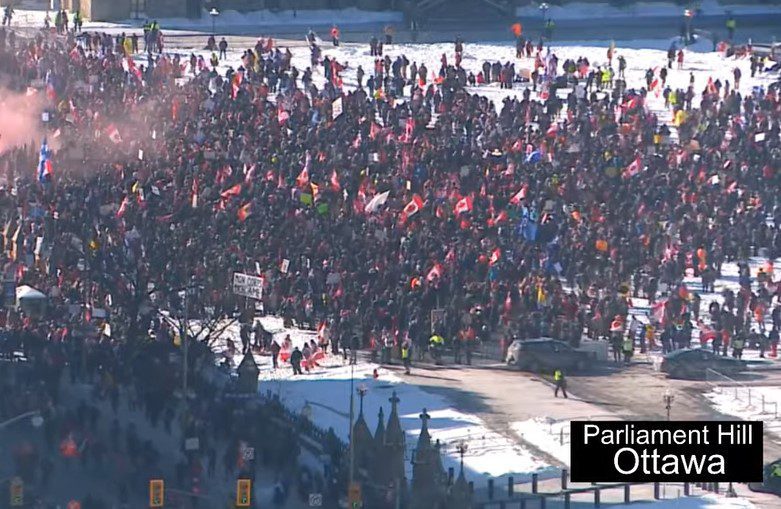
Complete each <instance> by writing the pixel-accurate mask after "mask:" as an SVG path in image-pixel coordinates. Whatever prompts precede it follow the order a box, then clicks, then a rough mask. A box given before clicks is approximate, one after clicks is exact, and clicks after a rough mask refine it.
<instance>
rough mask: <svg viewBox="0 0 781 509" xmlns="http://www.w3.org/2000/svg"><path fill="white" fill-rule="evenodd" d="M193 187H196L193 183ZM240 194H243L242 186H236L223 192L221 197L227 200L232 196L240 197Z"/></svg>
mask: <svg viewBox="0 0 781 509" xmlns="http://www.w3.org/2000/svg"><path fill="white" fill-rule="evenodd" d="M193 186H195V183H193ZM193 189H195V187H193ZM240 194H241V184H236V185H235V186H233V187H229V188H228V189H226V190H225V191H223V192H221V193H220V197H221V198H222V199H223V200H227V199H228V198H230V197H231V196H238V195H240Z"/></svg>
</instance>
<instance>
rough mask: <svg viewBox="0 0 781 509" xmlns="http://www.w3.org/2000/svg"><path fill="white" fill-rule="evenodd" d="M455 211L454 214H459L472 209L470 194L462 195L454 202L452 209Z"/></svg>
mask: <svg viewBox="0 0 781 509" xmlns="http://www.w3.org/2000/svg"><path fill="white" fill-rule="evenodd" d="M453 210H454V212H455V213H456V216H459V215H461V214H462V213H464V212H471V210H472V197H471V196H464V197H463V198H461V199H460V200H458V201H457V202H456V206H455V209H453Z"/></svg>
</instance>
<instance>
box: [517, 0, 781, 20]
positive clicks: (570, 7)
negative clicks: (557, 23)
mask: <svg viewBox="0 0 781 509" xmlns="http://www.w3.org/2000/svg"><path fill="white" fill-rule="evenodd" d="M696 3H697V4H699V7H700V9H699V12H698V15H701V16H713V15H723V14H725V13H726V12H727V11H729V12H732V14H734V15H736V16H739V15H747V14H766V13H773V14H778V13H781V6H779V5H744V4H735V5H730V4H729V3H722V2H719V1H717V0H701V1H699V2H696ZM539 4H540V2H535V3H532V4H530V5H527V6H524V7H518V8H517V9H516V15H517V16H518V17H519V18H521V19H524V18H535V17H536V18H540V17H541V10H540V8H539ZM684 9H685V6H682V5H680V4H675V3H673V2H669V3H664V2H653V3H649V2H631V3H630V2H627V4H626V5H623V6H620V7H617V4H616V2H610V3H608V2H604V3H602V2H569V3H567V4H565V5H550V6H549V8H548V11H547V16H548V17H550V18H553V19H554V20H564V19H603V18H627V17H660V16H676V17H677V16H682V15H683V11H684Z"/></svg>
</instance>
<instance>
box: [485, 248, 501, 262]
mask: <svg viewBox="0 0 781 509" xmlns="http://www.w3.org/2000/svg"><path fill="white" fill-rule="evenodd" d="M501 257H502V250H501V249H499V248H498V247H497V248H496V249H494V250H493V252H491V259H490V260H488V265H494V264H496V262H498V261H499V259H501Z"/></svg>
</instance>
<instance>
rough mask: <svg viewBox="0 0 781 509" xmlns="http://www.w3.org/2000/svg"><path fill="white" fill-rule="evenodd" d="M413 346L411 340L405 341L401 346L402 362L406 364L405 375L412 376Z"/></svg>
mask: <svg viewBox="0 0 781 509" xmlns="http://www.w3.org/2000/svg"><path fill="white" fill-rule="evenodd" d="M411 350H412V344H411V342H410V340H409V338H407V339H405V340H404V342H403V343H402V344H401V362H402V364H404V373H405V374H407V375H409V374H410V367H411V365H412V356H411V353H412V351H411Z"/></svg>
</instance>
